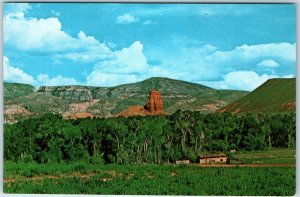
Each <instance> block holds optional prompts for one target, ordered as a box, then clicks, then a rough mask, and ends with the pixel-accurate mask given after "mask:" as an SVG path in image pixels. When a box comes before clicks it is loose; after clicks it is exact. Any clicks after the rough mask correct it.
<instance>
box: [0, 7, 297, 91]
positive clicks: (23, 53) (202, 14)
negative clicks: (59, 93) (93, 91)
mask: <svg viewBox="0 0 300 197" xmlns="http://www.w3.org/2000/svg"><path fill="white" fill-rule="evenodd" d="M295 20H296V8H295V5H294V4H108V3H106V4H104V3H30V4H27V3H5V4H4V58H3V66H4V80H5V81H10V82H20V83H29V84H32V85H34V86H37V87H38V86H41V85H76V84H77V85H91V86H114V85H119V84H124V83H132V82H137V81H141V80H144V79H147V78H149V77H169V78H173V79H181V80H185V81H190V82H194V83H199V84H203V85H207V86H210V87H213V88H216V89H240V90H253V89H255V88H256V87H258V86H259V85H261V84H262V83H263V82H265V81H266V80H268V79H270V78H277V77H295V76H296V36H295V34H296V21H295Z"/></svg>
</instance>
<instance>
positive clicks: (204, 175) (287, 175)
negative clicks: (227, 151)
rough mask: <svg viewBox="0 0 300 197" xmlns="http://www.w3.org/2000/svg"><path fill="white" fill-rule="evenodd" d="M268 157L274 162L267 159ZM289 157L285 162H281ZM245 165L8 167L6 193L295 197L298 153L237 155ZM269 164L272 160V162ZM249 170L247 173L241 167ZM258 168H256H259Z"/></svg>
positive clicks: (285, 150) (76, 164)
mask: <svg viewBox="0 0 300 197" xmlns="http://www.w3.org/2000/svg"><path fill="white" fill-rule="evenodd" d="M267 156H268V157H267ZM281 157H284V158H285V159H281V160H280V158H281ZM234 158H239V159H238V160H239V162H241V161H242V162H243V163H244V164H242V163H240V164H231V165H230V166H233V167H231V168H227V166H229V165H224V166H216V165H215V166H214V167H211V166H210V167H209V166H208V165H206V166H203V165H200V166H202V167H199V165H198V164H197V165H151V164H145V165H142V164H133V165H113V164H110V165H103V164H95V163H94V164H89V163H85V162H76V163H70V164H64V163H62V164H57V163H54V164H37V163H15V162H11V161H6V162H5V163H4V192H6V193H51V194H144V195H267V196H269V195H277V196H278V195H280V196H281V195H288V196H291V195H294V194H295V187H296V168H295V150H293V149H271V150H268V151H253V152H243V153H235V155H234ZM266 158H268V159H266ZM240 166H244V167H240ZM254 167H255V168H254Z"/></svg>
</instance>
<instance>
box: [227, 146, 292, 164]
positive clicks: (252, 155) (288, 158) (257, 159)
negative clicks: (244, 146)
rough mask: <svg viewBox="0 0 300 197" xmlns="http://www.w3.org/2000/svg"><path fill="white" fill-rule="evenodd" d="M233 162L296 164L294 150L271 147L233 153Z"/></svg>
mask: <svg viewBox="0 0 300 197" xmlns="http://www.w3.org/2000/svg"><path fill="white" fill-rule="evenodd" d="M233 157H234V160H233V163H235V162H240V163H244V164H296V150H295V149H286V148H285V149H282V148H272V149H270V150H266V151H245V152H237V153H234V156H233Z"/></svg>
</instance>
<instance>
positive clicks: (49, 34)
mask: <svg viewBox="0 0 300 197" xmlns="http://www.w3.org/2000/svg"><path fill="white" fill-rule="evenodd" d="M4 42H5V44H7V45H11V46H14V47H16V48H17V49H19V50H25V51H38V52H40V51H46V52H52V53H60V54H59V55H58V56H56V57H59V58H68V59H73V60H78V61H80V60H82V59H87V58H88V57H87V58H81V57H79V55H80V54H81V53H83V54H84V55H85V56H88V55H91V54H92V53H95V54H98V56H99V57H100V59H101V56H103V54H106V53H110V49H109V47H108V46H107V45H106V44H104V43H100V42H99V41H98V40H97V39H95V38H94V37H92V36H87V35H86V34H85V33H84V32H82V31H80V32H79V33H78V35H77V38H76V37H71V36H70V35H68V34H67V33H66V32H64V31H63V30H62V25H61V23H60V21H59V20H58V18H54V17H52V18H46V19H44V18H41V19H37V18H27V17H25V16H24V13H23V12H21V13H19V14H18V16H17V17H16V15H13V16H12V15H11V14H10V13H9V14H7V15H6V16H5V17H4ZM65 53H66V55H65V56H64V54H65ZM91 59H93V60H94V59H95V58H93V57H92V58H91Z"/></svg>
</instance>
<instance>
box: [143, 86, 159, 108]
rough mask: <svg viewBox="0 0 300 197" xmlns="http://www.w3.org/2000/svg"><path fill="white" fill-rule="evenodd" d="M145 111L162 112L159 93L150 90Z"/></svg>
mask: <svg viewBox="0 0 300 197" xmlns="http://www.w3.org/2000/svg"><path fill="white" fill-rule="evenodd" d="M145 109H146V110H147V111H149V112H163V101H162V98H161V94H160V92H159V91H157V90H151V91H150V92H149V98H148V103H147V104H146V105H145Z"/></svg>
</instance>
